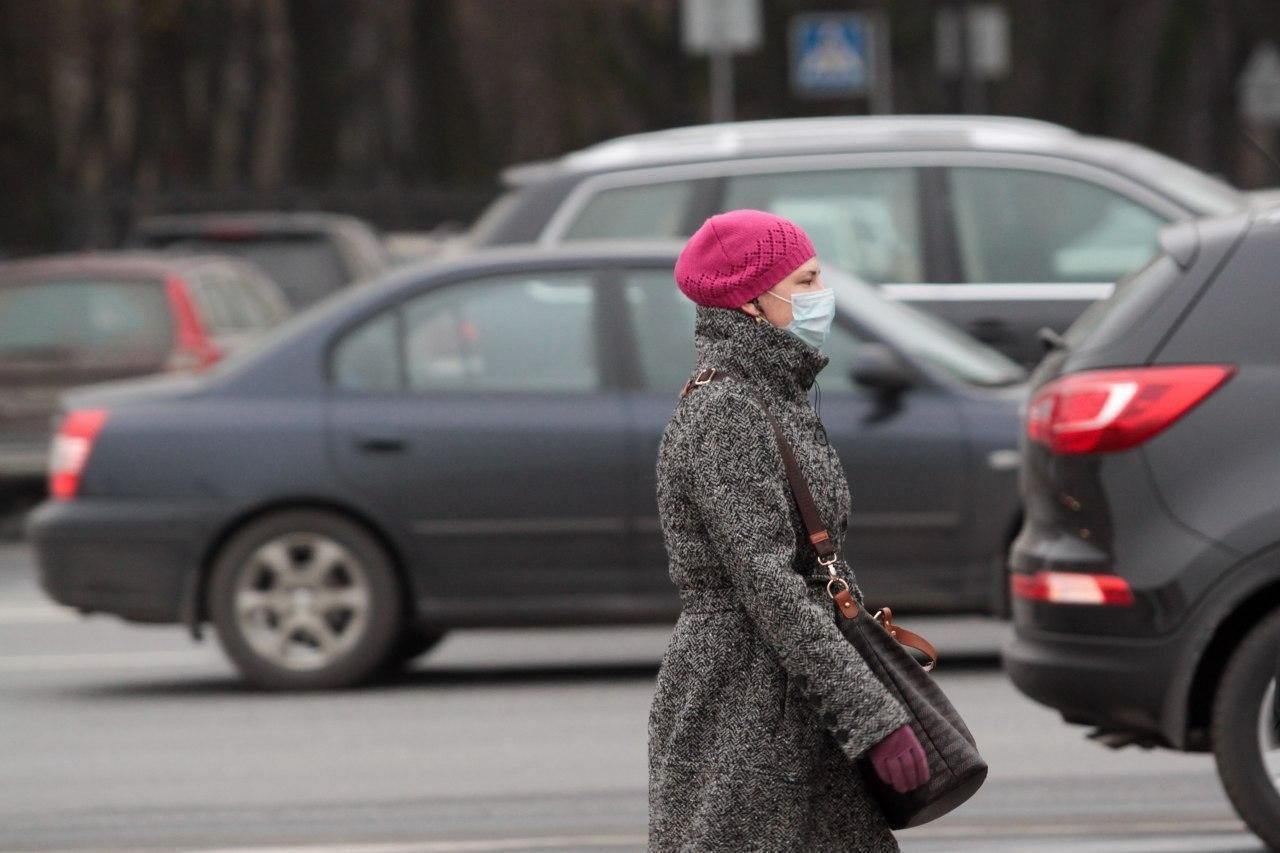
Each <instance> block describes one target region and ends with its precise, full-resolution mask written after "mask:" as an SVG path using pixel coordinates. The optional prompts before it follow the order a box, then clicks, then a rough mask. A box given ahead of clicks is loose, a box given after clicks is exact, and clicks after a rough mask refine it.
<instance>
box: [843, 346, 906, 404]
mask: <svg viewBox="0 0 1280 853" xmlns="http://www.w3.org/2000/svg"><path fill="white" fill-rule="evenodd" d="M852 372H853V381H854V382H856V383H858V384H859V385H862V386H864V387H866V388H871V389H873V390H876V391H880V392H882V393H885V394H898V393H900V392H902V391H904V390H906V389H907V388H910V387H911V385H912V384H914V382H915V375H914V373H913V372H912V370H911V368H910V366H908V365H907V363H906V362H904V361H903V360H902V358H901V357H900V356H899V355H898V354H897V353H896V352H894V351H893V350H891V349H889V348H888V347H887V346H885V345H884V344H874V343H869V344H863V345H862V346H861V347H860V348H859V349H858V354H857V356H855V357H854V360H853V371H852Z"/></svg>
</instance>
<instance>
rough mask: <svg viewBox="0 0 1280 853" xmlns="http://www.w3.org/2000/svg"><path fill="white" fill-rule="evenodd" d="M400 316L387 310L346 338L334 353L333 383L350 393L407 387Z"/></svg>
mask: <svg viewBox="0 0 1280 853" xmlns="http://www.w3.org/2000/svg"><path fill="white" fill-rule="evenodd" d="M399 320H400V318H399V315H398V312H396V311H385V312H383V313H382V314H379V315H378V316H377V317H375V318H374V319H372V320H369V321H367V322H365V323H363V324H361V325H360V326H358V327H357V328H356V329H355V330H354V331H353V332H350V333H349V334H347V335H346V337H344V338H343V339H342V340H341V341H339V342H338V345H337V346H336V347H335V348H334V350H333V361H332V375H333V381H334V384H336V385H337V386H338V387H339V388H345V389H346V390H348V391H399V390H402V389H403V388H404V376H403V371H402V370H401V368H402V366H403V360H402V359H401V357H400V351H401V350H400V333H399Z"/></svg>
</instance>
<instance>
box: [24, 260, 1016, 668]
mask: <svg viewBox="0 0 1280 853" xmlns="http://www.w3.org/2000/svg"><path fill="white" fill-rule="evenodd" d="M678 248H679V247H678V246H677V247H672V246H661V247H655V248H645V247H641V246H637V245H634V244H633V245H629V246H602V247H598V248H595V247H584V248H578V249H571V250H570V249H566V250H547V249H540V248H538V247H529V248H524V249H518V250H508V251H493V252H482V253H468V254H467V255H464V256H462V257H461V258H459V259H455V260H452V261H449V262H446V263H438V264H434V265H427V266H419V267H414V268H406V269H404V270H403V271H399V272H397V273H394V274H392V275H391V276H389V277H387V278H385V279H382V280H380V281H379V282H378V284H377V286H376V287H367V288H354V289H351V290H348V291H347V292H345V293H344V294H342V295H340V296H338V297H336V298H335V299H333V300H331V301H329V302H326V303H325V304H322V305H317V306H314V307H313V308H312V309H311V310H309V311H307V312H305V313H304V314H303V315H301V316H299V317H296V318H294V319H293V320H292V321H290V323H289V324H287V326H286V327H285V328H282V329H280V330H279V331H278V332H277V333H276V334H275V335H273V336H272V337H271V338H270V339H269V340H267V341H265V342H264V343H263V344H262V345H261V346H259V347H258V348H256V349H255V350H254V351H252V352H249V353H245V354H242V355H241V356H239V357H235V358H233V359H230V360H228V361H227V362H226V363H224V364H223V365H221V366H220V367H218V368H217V369H215V370H214V371H211V372H210V373H209V374H206V375H204V376H202V377H201V378H198V379H185V378H184V379H181V380H162V381H144V382H133V383H124V384H119V385H115V386H114V387H113V386H99V387H97V388H89V389H82V390H79V391H76V392H74V393H72V394H69V395H67V396H66V397H65V398H64V403H63V410H64V418H63V420H62V426H61V429H60V432H59V438H58V439H57V442H58V443H57V447H58V451H57V459H58V463H57V465H56V466H55V468H54V470H53V472H52V476H53V482H54V490H53V495H54V497H53V498H52V499H50V500H49V501H47V502H45V503H44V504H42V505H41V506H40V507H38V508H37V509H36V510H35V511H34V512H33V513H32V514H31V515H30V516H29V521H28V526H27V531H28V534H29V537H30V539H31V541H32V543H33V546H34V551H35V555H36V560H37V563H38V566H39V571H40V576H41V581H42V584H43V586H44V588H45V590H46V591H47V592H48V593H49V594H50V595H51V596H52V597H53V598H54V599H56V600H57V601H59V602H62V603H64V604H67V605H71V606H73V607H77V608H80V609H81V610H84V611H103V612H107V613H114V614H117V615H120V616H123V617H124V618H126V619H132V620H138V621H148V622H185V623H187V624H188V625H190V626H191V627H192V628H193V629H197V628H198V626H199V625H200V624H201V623H203V622H205V621H212V622H213V624H214V625H215V626H216V627H217V630H218V636H219V637H220V639H221V642H222V644H223V646H224V648H225V649H226V651H227V652H228V654H229V656H230V657H231V658H232V660H234V661H235V663H236V665H237V666H238V667H239V668H240V670H241V672H242V673H243V674H244V676H245V677H246V678H247V679H249V680H250V681H253V682H255V683H257V684H260V685H265V686H268V687H318V686H336V685H342V684H349V683H353V682H356V681H359V680H361V679H363V678H365V677H367V676H369V675H370V674H371V673H374V672H376V671H377V670H378V669H380V668H381V667H382V666H384V665H388V664H389V663H396V662H398V661H401V660H404V659H407V658H409V657H412V656H414V655H416V654H418V653H421V652H422V651H424V650H425V649H426V648H428V647H429V646H430V645H431V644H432V643H433V642H435V641H436V640H437V639H438V638H439V637H440V636H441V635H442V633H443V632H444V631H446V630H448V629H451V628H459V627H468V626H500V625H539V624H571V623H581V624H585V623H600V622H661V621H669V620H671V619H674V617H675V615H676V614H677V613H678V612H679V599H678V596H677V594H676V591H675V589H674V587H673V586H672V584H671V582H670V580H669V578H668V575H667V559H666V553H665V550H664V547H663V543H662V537H661V532H660V529H659V525H658V518H657V505H656V499H655V482H654V460H655V459H656V457H657V448H658V441H659V438H660V436H661V432H662V429H663V428H664V426H665V425H666V422H667V420H668V418H669V417H670V415H671V412H672V410H673V408H674V406H675V404H676V395H677V393H678V390H679V389H680V387H681V386H682V385H683V384H684V382H685V380H686V379H687V378H688V376H689V374H690V372H691V371H692V366H693V347H692V342H691V337H692V313H693V307H692V305H691V303H689V302H688V301H687V300H686V299H685V298H684V297H683V296H682V295H681V294H680V293H679V292H678V290H677V289H676V287H675V284H674V282H673V280H672V275H671V270H672V267H673V265H674V262H675V257H676V254H677V251H678ZM830 281H831V283H832V285H833V287H835V288H836V292H837V296H838V302H839V310H840V314H839V322H838V325H837V326H836V328H835V330H834V332H833V334H832V337H831V339H830V341H829V342H828V344H827V352H828V353H829V354H830V356H831V358H832V363H831V365H829V366H828V368H827V369H826V370H825V371H824V373H823V375H822V377H821V378H820V383H821V386H822V394H821V410H822V418H823V420H824V422H825V424H826V428H827V431H828V434H829V435H830V438H831V440H832V441H833V442H834V443H835V444H836V446H837V447H838V449H839V451H840V453H841V455H842V458H843V459H844V462H845V464H846V465H847V466H848V468H849V471H850V474H851V488H852V493H853V506H854V508H855V512H854V513H853V516H852V520H851V523H852V530H851V534H850V539H851V544H850V547H849V550H848V556H849V559H850V561H851V563H852V564H853V565H854V566H855V567H856V569H857V572H858V573H859V577H860V579H861V580H862V582H863V584H864V586H865V587H866V589H867V590H869V591H870V593H871V594H873V596H874V597H875V598H877V599H879V600H886V601H892V602H893V604H894V605H896V606H900V607H913V608H917V609H920V608H930V609H934V610H942V611H974V612H982V611H987V610H989V609H990V608H992V607H993V606H999V604H1000V599H1001V596H1002V593H1003V588H1004V586H1005V584H1004V579H1003V553H1004V550H1005V548H1006V547H1007V545H1008V542H1009V540H1010V538H1011V537H1012V534H1013V532H1014V530H1016V522H1017V514H1018V505H1017V498H1016V488H1015V471H1014V470H1013V466H1012V465H1011V461H1013V460H1011V458H1010V457H1011V456H1012V457H1014V458H1015V459H1016V450H1015V448H1016V442H1017V429H1018V426H1017V406H1018V402H1019V400H1020V399H1021V396H1022V393H1023V391H1024V385H1023V384H1022V383H1023V380H1024V379H1025V376H1024V374H1023V371H1022V370H1021V368H1019V367H1018V366H1017V365H1015V364H1013V363H1012V362H1010V361H1009V360H1007V359H1005V358H1004V357H1003V356H1001V355H999V354H998V353H996V352H995V351H993V350H990V349H988V348H987V347H985V346H983V345H981V344H979V343H978V342H976V341H974V340H973V339H971V338H969V337H968V336H966V335H964V334H963V333H960V332H959V331H957V330H955V329H953V328H951V327H949V326H947V325H945V324H944V323H942V322H941V321H939V320H937V319H936V318H933V317H930V316H928V315H924V314H921V313H920V312H918V311H915V310H913V309H911V308H909V307H907V306H903V305H898V304H896V303H893V302H889V301H887V300H884V299H883V298H881V297H879V296H878V294H876V293H875V291H874V289H872V288H870V287H869V286H867V285H864V284H860V283H858V282H856V281H853V280H852V279H849V278H848V277H842V276H840V275H839V274H838V273H836V272H832V273H831V275H830Z"/></svg>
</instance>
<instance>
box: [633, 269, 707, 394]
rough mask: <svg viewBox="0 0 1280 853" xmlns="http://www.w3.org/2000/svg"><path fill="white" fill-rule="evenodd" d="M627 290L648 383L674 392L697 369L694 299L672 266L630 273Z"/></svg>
mask: <svg viewBox="0 0 1280 853" xmlns="http://www.w3.org/2000/svg"><path fill="white" fill-rule="evenodd" d="M623 293H624V295H625V298H626V301H627V314H628V316H629V317H630V320H631V327H632V328H631V332H632V336H633V339H634V340H635V342H636V347H637V350H638V353H637V354H638V356H639V360H640V364H639V365H638V366H639V369H640V378H641V381H642V382H643V383H644V387H645V388H646V389H648V390H651V391H670V392H671V393H673V394H674V393H675V392H677V391H679V390H680V388H681V386H682V385H684V383H685V380H687V379H688V378H689V374H691V373H693V363H694V355H695V353H694V348H693V320H694V310H695V309H694V305H693V303H692V302H690V301H689V299H688V298H687V297H686V296H685V295H684V294H683V293H681V292H680V290H679V289H678V288H677V287H676V283H675V279H673V278H672V276H671V270H669V269H665V270H637V271H634V272H631V273H628V274H627V277H626V280H625V282H624V283H623Z"/></svg>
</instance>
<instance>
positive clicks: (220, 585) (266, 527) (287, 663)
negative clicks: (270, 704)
mask: <svg viewBox="0 0 1280 853" xmlns="http://www.w3.org/2000/svg"><path fill="white" fill-rule="evenodd" d="M209 611H210V615H211V617H212V619H213V623H214V626H215V627H216V628H217V632H218V640H219V642H220V643H221V645H222V648H223V649H224V650H225V651H226V653H227V656H228V657H230V658H231V660H232V662H233V663H234V664H235V665H236V668H237V669H238V670H239V671H240V673H241V675H243V676H244V678H245V679H246V680H247V681H249V682H250V683H252V684H255V685H257V686H259V687H264V688H268V689H273V690H298V689H326V688H337V687H349V686H351V685H355V684H359V683H360V682H362V681H365V680H367V679H369V678H370V677H372V676H373V675H375V674H376V673H377V671H378V669H379V666H380V664H381V663H382V662H383V661H385V660H386V658H387V655H388V653H389V652H390V651H391V649H392V647H393V645H394V644H395V642H396V640H397V638H398V637H399V634H400V623H401V615H400V614H401V607H400V587H399V584H398V583H397V581H396V577H395V573H394V571H393V570H392V566H391V560H390V558H389V557H388V555H387V553H386V551H385V550H384V549H383V548H382V547H381V546H380V545H379V544H378V542H377V541H376V540H375V539H374V538H373V537H372V536H370V535H369V534H368V533H367V532H366V531H365V530H364V529H363V528H361V527H360V526H359V525H357V524H354V523H353V522H351V521H349V520H347V519H345V518H342V517H341V516H338V515H335V514H332V513H327V512H319V511H312V510H296V511H289V512H281V513H277V514H275V515H271V516H268V517H266V518H263V519H260V520H258V521H256V522H254V523H252V524H250V525H249V526H248V527H246V528H244V529H243V530H241V531H239V532H238V533H237V534H236V535H234V536H233V537H232V538H231V540H230V541H229V542H228V543H227V544H226V546H225V547H223V549H222V551H221V552H220V553H219V555H218V557H217V559H216V560H215V562H214V566H213V573H212V576H211V578H210V584H209Z"/></svg>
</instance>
